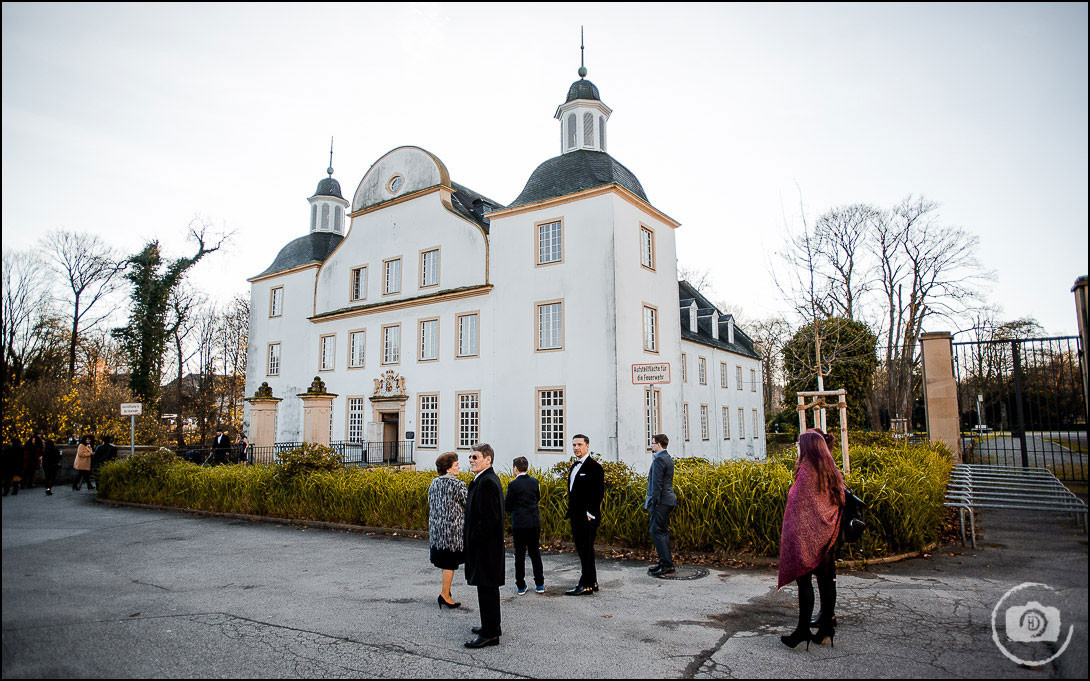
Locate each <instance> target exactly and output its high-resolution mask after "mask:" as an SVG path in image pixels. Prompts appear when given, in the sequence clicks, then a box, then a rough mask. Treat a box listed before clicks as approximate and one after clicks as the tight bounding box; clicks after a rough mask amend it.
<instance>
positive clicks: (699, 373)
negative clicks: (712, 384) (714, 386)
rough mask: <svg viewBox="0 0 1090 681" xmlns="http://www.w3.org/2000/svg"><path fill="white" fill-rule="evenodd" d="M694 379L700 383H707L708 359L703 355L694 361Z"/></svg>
mask: <svg viewBox="0 0 1090 681" xmlns="http://www.w3.org/2000/svg"><path fill="white" fill-rule="evenodd" d="M696 379H697V381H698V382H699V383H700V385H708V360H706V359H704V358H703V357H698V358H697V361H696Z"/></svg>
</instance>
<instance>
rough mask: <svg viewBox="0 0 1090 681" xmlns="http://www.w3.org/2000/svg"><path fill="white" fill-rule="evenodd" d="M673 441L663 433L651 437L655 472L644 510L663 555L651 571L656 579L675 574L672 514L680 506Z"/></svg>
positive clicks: (649, 476)
mask: <svg viewBox="0 0 1090 681" xmlns="http://www.w3.org/2000/svg"><path fill="white" fill-rule="evenodd" d="M669 444H670V438H668V437H666V436H665V435H663V434H661V433H660V434H659V435H655V436H654V437H652V438H651V451H652V453H653V454H654V458H653V459H651V470H649V471H647V496H646V497H645V498H644V502H643V507H644V508H645V509H647V512H648V514H650V516H651V541H652V542H654V544H655V550H656V551H658V554H659V562H658V563H657V564H656V565H654V566H652V567H651V568H650V569H648V570H647V574H649V575H651V576H652V577H662V576H663V575H668V574H671V573H672V572H674V561H673V560H672V559H671V557H670V514H671V513H673V511H674V507H675V506H677V497H675V496H674V460H673V458H672V457H671V456H670V452H668V451H666V447H667V446H668V445H669Z"/></svg>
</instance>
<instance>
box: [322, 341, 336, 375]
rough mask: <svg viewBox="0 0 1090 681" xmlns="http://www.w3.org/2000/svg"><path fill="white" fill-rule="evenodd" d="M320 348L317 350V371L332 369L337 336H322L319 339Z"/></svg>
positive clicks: (334, 360)
mask: <svg viewBox="0 0 1090 681" xmlns="http://www.w3.org/2000/svg"><path fill="white" fill-rule="evenodd" d="M319 343H320V344H321V349H320V350H319V352H318V356H319V358H320V362H319V369H318V370H319V371H332V370H333V369H334V367H335V362H336V353H337V337H336V336H322V337H321V339H319Z"/></svg>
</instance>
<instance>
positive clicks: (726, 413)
mask: <svg viewBox="0 0 1090 681" xmlns="http://www.w3.org/2000/svg"><path fill="white" fill-rule="evenodd" d="M723 439H724V440H729V439H730V407H723Z"/></svg>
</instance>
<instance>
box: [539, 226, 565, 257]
mask: <svg viewBox="0 0 1090 681" xmlns="http://www.w3.org/2000/svg"><path fill="white" fill-rule="evenodd" d="M563 259H564V223H563V222H561V221H560V220H556V221H553V222H544V223H542V224H540V225H538V226H537V264H538V265H548V264H550V263H554V262H560V261H561V260H563Z"/></svg>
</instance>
